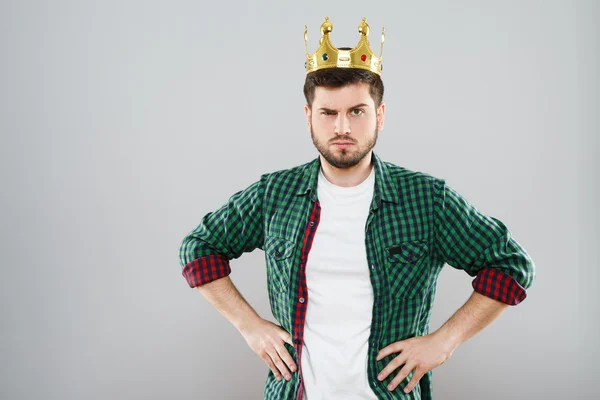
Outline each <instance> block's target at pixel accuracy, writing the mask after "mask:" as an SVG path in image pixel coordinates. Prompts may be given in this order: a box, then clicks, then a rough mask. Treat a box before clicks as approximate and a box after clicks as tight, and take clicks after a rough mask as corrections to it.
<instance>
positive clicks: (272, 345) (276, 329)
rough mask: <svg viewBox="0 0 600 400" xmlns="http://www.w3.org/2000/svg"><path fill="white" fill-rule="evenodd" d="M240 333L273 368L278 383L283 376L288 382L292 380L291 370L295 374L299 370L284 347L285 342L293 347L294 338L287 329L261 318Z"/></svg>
mask: <svg viewBox="0 0 600 400" xmlns="http://www.w3.org/2000/svg"><path fill="white" fill-rule="evenodd" d="M240 333H241V334H242V336H243V337H244V339H245V340H246V343H248V346H250V348H251V349H252V350H253V351H254V352H255V353H256V354H258V356H259V357H260V358H261V359H262V360H263V361H264V362H265V363H266V364H267V365H268V366H269V368H271V371H273V374H274V375H275V378H277V380H278V381H281V375H283V376H284V377H285V379H287V380H288V381H289V380H290V379H291V378H292V375H291V374H290V371H289V370H292V372H294V371H296V369H297V368H296V364H295V363H294V360H293V358H292V356H291V355H290V353H289V352H288V351H287V349H286V348H285V346H284V342H285V343H289V344H290V345H292V346H293V343H292V338H291V336H290V334H289V333H288V332H287V331H286V330H285V329H282V328H281V327H280V326H279V325H275V324H274V323H272V322H271V321H267V320H266V319H263V318H260V317H259V318H256V319H254V320H253V321H252V322H251V323H250V324H249V325H247V326H245V327H244V329H241V330H240ZM288 368H289V369H288Z"/></svg>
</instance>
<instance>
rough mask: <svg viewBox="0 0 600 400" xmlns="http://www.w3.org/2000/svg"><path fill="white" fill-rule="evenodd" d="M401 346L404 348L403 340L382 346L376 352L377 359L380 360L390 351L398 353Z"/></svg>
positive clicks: (390, 352)
mask: <svg viewBox="0 0 600 400" xmlns="http://www.w3.org/2000/svg"><path fill="white" fill-rule="evenodd" d="M403 348H404V342H403V341H399V342H394V343H392V344H389V345H387V346H386V347H384V348H383V349H381V350H379V353H377V361H379V360H381V359H382V358H384V357H387V356H389V355H390V354H392V353H399V352H400V351H402V349H403Z"/></svg>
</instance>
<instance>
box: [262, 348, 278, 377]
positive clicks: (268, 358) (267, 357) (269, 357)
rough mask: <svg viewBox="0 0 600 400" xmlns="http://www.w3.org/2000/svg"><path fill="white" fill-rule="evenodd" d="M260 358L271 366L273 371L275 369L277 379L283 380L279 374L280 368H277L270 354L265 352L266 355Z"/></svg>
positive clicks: (274, 373)
mask: <svg viewBox="0 0 600 400" xmlns="http://www.w3.org/2000/svg"><path fill="white" fill-rule="evenodd" d="M260 358H261V359H262V360H263V361H264V362H265V363H266V364H267V365H268V366H269V368H270V369H271V371H273V375H275V379H277V380H278V381H281V375H280V374H279V370H278V369H277V367H276V366H275V364H273V360H271V356H269V355H268V354H265V355H264V356H262V357H260Z"/></svg>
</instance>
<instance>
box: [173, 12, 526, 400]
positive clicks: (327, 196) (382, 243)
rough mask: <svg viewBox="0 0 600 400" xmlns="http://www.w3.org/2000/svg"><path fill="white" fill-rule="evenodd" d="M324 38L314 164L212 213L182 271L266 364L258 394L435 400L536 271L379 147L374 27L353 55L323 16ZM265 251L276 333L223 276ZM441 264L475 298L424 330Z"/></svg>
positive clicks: (446, 193) (438, 184)
mask: <svg viewBox="0 0 600 400" xmlns="http://www.w3.org/2000/svg"><path fill="white" fill-rule="evenodd" d="M321 31H322V39H321V42H320V47H319V48H318V49H317V51H316V52H315V53H314V54H313V55H309V54H308V51H307V62H306V69H307V75H306V81H305V85H304V94H305V97H306V103H307V104H306V106H305V107H304V110H305V113H306V121H307V124H308V129H309V131H310V133H311V138H312V141H313V143H314V145H315V147H316V148H317V150H318V152H319V157H317V158H316V159H314V160H312V161H310V162H308V163H306V164H303V165H300V166H297V167H294V168H290V169H286V170H280V171H276V172H272V173H266V174H263V175H262V176H261V177H260V180H258V181H257V182H255V183H253V184H252V185H250V186H249V187H247V188H246V189H244V190H242V191H239V192H237V193H235V194H233V195H232V196H231V197H230V199H229V201H228V202H227V203H226V204H224V205H223V206H222V207H221V208H219V209H218V210H216V211H213V212H210V213H208V214H206V215H205V216H204V218H203V219H202V221H201V222H200V225H199V226H198V227H197V228H196V229H194V230H193V231H192V232H190V233H189V234H188V235H187V236H186V237H185V238H184V239H183V242H182V243H181V247H180V249H179V257H180V263H181V266H182V268H183V275H184V276H185V278H186V279H187V282H188V284H189V285H190V287H195V288H197V290H198V291H200V292H201V293H202V294H203V295H204V296H205V297H206V298H207V299H208V301H209V302H210V303H211V304H212V305H213V306H215V307H216V308H217V309H218V310H219V311H220V312H221V313H222V314H223V315H224V316H225V317H226V318H227V319H228V320H229V321H231V322H232V323H233V324H234V326H235V327H236V328H237V329H238V330H239V331H240V333H241V334H242V335H243V337H244V338H245V339H246V341H247V343H248V345H249V346H250V347H251V348H252V350H253V351H254V352H256V353H257V354H258V355H259V356H260V357H261V358H262V359H263V360H264V361H265V363H266V364H267V365H268V366H269V368H270V371H269V374H268V377H267V382H266V387H265V399H272V400H282V399H290V400H292V399H293V400H302V399H308V400H320V399H344V400H348V399H409V398H410V399H431V398H432V381H431V376H432V373H431V370H432V369H434V368H436V367H437V366H439V365H441V364H443V363H444V362H445V361H446V360H447V359H448V358H449V357H450V356H451V354H452V353H453V351H454V350H455V349H456V348H457V347H458V346H459V345H460V344H461V343H463V342H464V341H466V340H468V339H469V338H470V337H472V336H473V335H474V334H476V333H477V332H479V331H480V330H481V329H483V328H484V327H485V326H487V325H488V324H489V323H490V322H492V321H493V320H494V319H495V318H496V317H498V316H499V315H500V313H501V312H502V311H503V310H504V309H505V308H506V307H507V306H508V305H516V304H518V303H519V302H521V301H522V300H523V299H524V298H525V296H526V293H525V290H526V289H527V288H529V287H530V286H531V284H532V282H533V278H534V275H535V273H534V263H533V261H532V260H531V258H530V256H529V255H528V254H527V252H526V251H525V249H523V247H522V246H521V245H519V244H518V243H517V242H516V241H515V240H514V238H513V237H512V236H511V233H510V231H509V230H508V229H507V227H506V226H505V225H504V224H503V223H502V222H501V221H499V220H498V219H496V218H493V217H490V216H486V215H484V214H482V213H481V212H480V211H479V210H477V208H475V207H474V206H473V205H471V204H469V203H468V202H467V200H466V199H465V198H464V197H462V196H461V195H460V194H459V193H457V192H456V191H455V190H454V189H452V188H451V187H450V186H448V185H446V183H445V181H444V180H443V179H438V178H435V177H433V176H431V175H428V174H426V173H422V172H414V171H411V170H409V169H406V168H403V167H399V166H397V165H394V164H392V163H389V162H385V161H382V160H381V159H380V158H379V157H378V156H377V155H376V154H375V153H374V152H373V147H374V146H375V143H376V141H377V134H378V131H379V130H381V129H383V125H384V117H385V103H384V102H383V101H382V98H383V91H384V90H383V83H382V81H381V78H380V73H381V55H380V56H379V57H377V56H375V55H374V54H373V52H372V51H371V49H370V48H369V44H368V41H367V38H366V37H367V35H368V32H369V27H368V25H367V24H366V21H365V19H363V21H362V22H361V24H360V25H359V32H360V33H361V39H360V41H359V44H358V45H357V46H356V47H355V48H354V49H348V48H340V49H336V48H335V47H333V45H331V42H330V40H329V34H330V33H331V31H332V25H331V23H330V22H329V21H328V19H327V18H326V20H325V22H324V23H323V25H322V26H321ZM305 40H306V32H305ZM382 46H383V32H382ZM256 248H260V249H263V250H264V251H265V259H266V266H267V281H268V292H269V301H270V304H271V310H272V312H273V316H274V317H275V319H276V320H277V321H279V323H280V324H281V325H276V324H273V323H271V322H270V321H267V320H265V319H263V318H261V317H260V316H259V315H258V314H257V313H256V312H255V311H254V310H253V309H252V307H251V306H250V305H249V304H248V303H247V302H246V301H245V300H244V299H243V298H242V296H241V295H240V293H239V292H238V291H237V290H236V288H235V286H234V285H233V283H232V282H231V280H230V279H229V276H228V275H229V274H230V272H231V269H230V267H229V261H230V260H231V259H235V258H238V257H240V256H241V255H242V253H244V252H250V251H253V250H254V249H256ZM446 263H447V264H449V265H451V266H453V267H455V268H458V269H462V270H464V271H465V272H466V273H468V274H469V275H470V276H473V277H475V279H474V280H473V283H472V286H473V288H474V291H473V293H472V295H471V297H470V298H469V300H468V301H467V302H466V303H465V304H464V305H463V306H462V307H461V308H460V309H459V310H458V311H457V312H456V313H455V314H454V315H453V316H452V317H451V318H450V319H449V320H448V321H447V322H446V323H445V324H444V325H443V326H442V327H441V328H440V329H438V330H437V331H435V332H433V333H429V317H430V315H431V309H432V306H433V300H434V296H435V290H436V281H437V277H438V275H439V273H440V271H441V269H442V267H443V266H444V265H445V264H446Z"/></svg>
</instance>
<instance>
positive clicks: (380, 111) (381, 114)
mask: <svg viewBox="0 0 600 400" xmlns="http://www.w3.org/2000/svg"><path fill="white" fill-rule="evenodd" d="M384 122H385V103H384V102H383V101H382V102H381V103H380V104H379V107H377V130H378V131H381V130H383V123H384Z"/></svg>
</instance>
